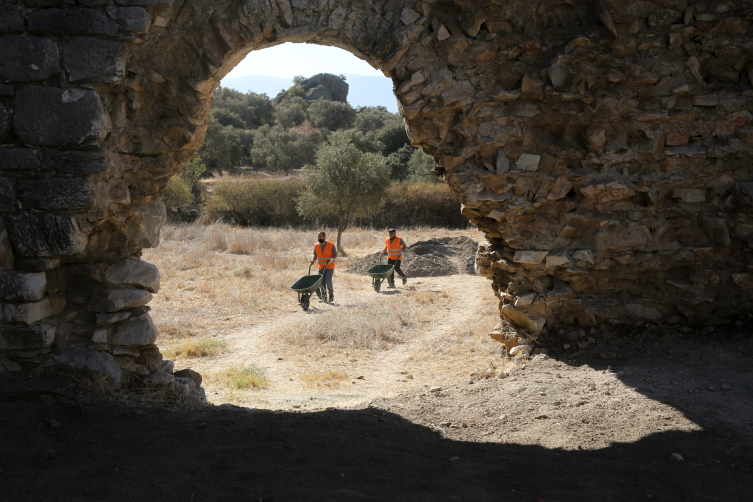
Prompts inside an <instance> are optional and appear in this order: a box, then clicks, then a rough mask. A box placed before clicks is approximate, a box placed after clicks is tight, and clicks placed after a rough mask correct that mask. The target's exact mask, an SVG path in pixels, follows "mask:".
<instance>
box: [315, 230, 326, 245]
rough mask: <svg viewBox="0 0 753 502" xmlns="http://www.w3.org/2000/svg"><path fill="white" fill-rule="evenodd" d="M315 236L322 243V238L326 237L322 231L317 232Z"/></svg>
mask: <svg viewBox="0 0 753 502" xmlns="http://www.w3.org/2000/svg"><path fill="white" fill-rule="evenodd" d="M316 238H317V240H318V241H319V242H320V243H322V244H324V239H326V238H327V234H325V233H324V232H319V235H317V236H316Z"/></svg>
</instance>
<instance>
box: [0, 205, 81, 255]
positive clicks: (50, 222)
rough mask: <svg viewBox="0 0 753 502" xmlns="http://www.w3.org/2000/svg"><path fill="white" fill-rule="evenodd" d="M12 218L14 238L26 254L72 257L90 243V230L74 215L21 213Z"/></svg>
mask: <svg viewBox="0 0 753 502" xmlns="http://www.w3.org/2000/svg"><path fill="white" fill-rule="evenodd" d="M8 220H9V223H10V240H11V242H12V243H13V245H14V246H15V247H16V250H17V251H18V253H19V254H21V255H22V256H38V257H44V256H68V255H72V254H76V253H79V252H81V251H83V250H84V248H85V247H86V244H87V233H86V232H83V231H82V230H81V229H80V227H79V225H78V222H77V221H76V220H75V219H74V218H73V217H71V216H70V215H63V214H43V213H19V214H13V215H10V216H9V217H8Z"/></svg>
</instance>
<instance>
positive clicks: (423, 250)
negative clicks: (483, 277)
mask: <svg viewBox="0 0 753 502" xmlns="http://www.w3.org/2000/svg"><path fill="white" fill-rule="evenodd" d="M477 250H478V242H476V241H474V240H472V239H469V238H468V237H442V238H439V239H429V240H427V241H419V242H416V243H415V244H413V245H412V246H408V249H407V250H406V251H405V253H403V263H402V266H401V268H402V270H403V272H405V274H406V275H407V276H408V277H439V276H444V275H458V274H470V275H475V274H476V272H475V269H474V263H475V260H476V251H477ZM382 263H387V262H386V257H383V258H382ZM374 265H379V253H374V254H371V255H368V256H364V257H363V258H359V259H357V260H355V261H354V262H353V263H352V264H351V265H350V266H349V267H348V268H347V269H345V270H346V272H351V273H357V274H365V273H366V272H367V271H368V270H369V269H370V268H371V267H373V266H374Z"/></svg>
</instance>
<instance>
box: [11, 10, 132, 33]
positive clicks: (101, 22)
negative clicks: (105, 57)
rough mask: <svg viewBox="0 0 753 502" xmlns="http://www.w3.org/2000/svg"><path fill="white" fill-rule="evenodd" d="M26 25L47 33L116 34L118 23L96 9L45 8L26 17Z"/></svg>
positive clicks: (32, 30)
mask: <svg viewBox="0 0 753 502" xmlns="http://www.w3.org/2000/svg"><path fill="white" fill-rule="evenodd" d="M26 27H27V29H28V30H29V31H30V32H32V33H43V34H46V35H102V36H107V37H112V36H115V35H116V34H117V33H118V25H117V24H115V21H113V20H112V19H110V18H109V17H107V16H106V15H105V14H104V13H102V12H100V11H98V10H94V9H45V10H38V11H34V12H32V13H31V14H29V15H28V16H27V17H26Z"/></svg>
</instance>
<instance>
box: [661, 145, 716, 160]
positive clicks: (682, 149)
mask: <svg viewBox="0 0 753 502" xmlns="http://www.w3.org/2000/svg"><path fill="white" fill-rule="evenodd" d="M706 151H707V148H706V145H683V146H672V147H669V148H665V149H664V153H666V154H667V155H678V154H679V155H685V156H687V157H692V156H694V155H706Z"/></svg>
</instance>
